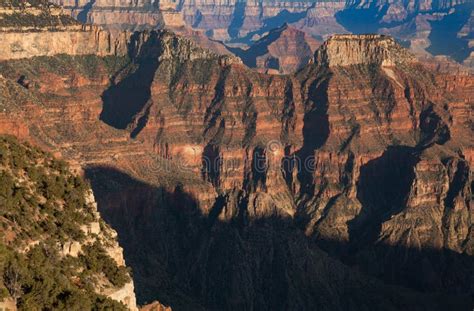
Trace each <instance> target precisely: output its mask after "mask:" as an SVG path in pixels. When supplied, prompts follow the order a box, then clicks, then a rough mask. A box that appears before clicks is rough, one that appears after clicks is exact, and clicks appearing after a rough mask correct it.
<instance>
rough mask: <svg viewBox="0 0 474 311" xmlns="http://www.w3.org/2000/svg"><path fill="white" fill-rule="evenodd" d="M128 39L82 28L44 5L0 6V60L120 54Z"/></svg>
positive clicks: (82, 26) (56, 9)
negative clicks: (64, 55) (59, 55)
mask: <svg viewBox="0 0 474 311" xmlns="http://www.w3.org/2000/svg"><path fill="white" fill-rule="evenodd" d="M26 3H27V2H26ZM129 36H130V34H129V33H126V32H121V33H115V34H112V33H110V32H108V31H104V30H102V29H100V28H99V27H97V26H86V25H82V24H80V23H78V22H77V21H75V20H74V19H72V18H71V17H70V16H69V15H66V14H65V13H64V12H63V11H62V10H61V9H60V8H58V7H56V6H52V5H49V4H47V3H46V4H44V5H42V6H32V5H31V4H30V5H28V6H19V7H17V6H1V7H0V40H1V41H2V45H1V46H0V60H7V59H18V58H30V57H35V56H53V55H58V54H68V55H89V54H94V55H99V56H105V55H124V54H126V53H127V46H128V38H129Z"/></svg>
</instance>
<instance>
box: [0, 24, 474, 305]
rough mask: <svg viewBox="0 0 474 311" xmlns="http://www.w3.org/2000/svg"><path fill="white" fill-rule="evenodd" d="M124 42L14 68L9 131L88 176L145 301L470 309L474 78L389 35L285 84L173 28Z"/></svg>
mask: <svg viewBox="0 0 474 311" xmlns="http://www.w3.org/2000/svg"><path fill="white" fill-rule="evenodd" d="M130 42H131V43H130V45H129V49H128V51H129V54H128V55H126V56H122V57H115V56H107V57H93V56H87V57H86V56H79V57H77V56H76V57H70V56H61V57H46V58H33V59H25V60H11V61H8V62H2V63H1V68H0V73H1V74H2V75H3V79H0V86H1V87H2V90H5V92H2V106H1V107H0V108H2V107H3V109H4V110H3V112H2V110H0V122H2V123H0V129H3V130H6V131H9V130H10V129H11V128H12V127H14V126H13V125H12V124H23V126H24V127H25V128H26V129H24V130H21V131H19V133H21V134H22V135H24V136H25V137H26V138H28V139H30V140H31V141H32V142H34V143H35V144H38V145H41V146H44V148H48V149H50V150H52V151H54V152H56V153H57V154H58V155H61V156H63V157H64V158H66V159H68V160H69V161H71V162H72V163H73V164H76V165H77V168H78V169H82V170H83V171H84V173H85V174H86V176H87V177H88V178H89V179H90V180H91V183H92V186H93V189H94V192H95V194H96V197H97V201H98V203H99V210H100V211H101V213H102V216H103V217H104V218H105V219H106V220H107V222H109V223H110V224H111V225H112V226H113V227H114V228H115V229H116V230H117V231H118V234H119V239H120V243H121V245H123V247H124V249H125V258H126V260H127V264H130V265H131V266H132V268H133V275H134V278H135V279H134V281H135V285H136V289H137V293H138V300H139V302H145V301H153V300H156V299H158V300H159V301H160V302H162V303H163V304H164V305H167V306H168V305H169V306H171V307H172V308H173V309H180V308H181V309H198V310H199V309H209V308H210V309H236V310H237V309H278V308H280V307H281V306H285V309H292V310H303V309H312V308H314V307H315V306H316V307H320V308H321V309H328V310H334V309H358V308H360V309H369V308H376V309H377V308H378V309H380V308H387V306H389V307H391V308H393V309H405V308H409V307H413V306H415V305H416V306H417V307H418V308H420V309H422V310H423V309H426V310H428V309H440V310H443V309H446V308H454V309H469V308H470V307H471V304H472V301H471V298H470V295H471V294H472V292H471V290H470V289H469V282H470V280H469V277H470V273H469V271H471V270H472V255H473V254H472V249H473V246H472V243H473V242H472V241H473V239H472V230H471V228H472V221H471V219H472V216H471V215H472V210H471V207H470V201H469V200H470V192H471V188H470V187H471V183H472V173H471V167H472V161H473V158H474V157H473V145H472V141H471V139H470V137H472V127H471V122H472V120H471V118H470V116H471V114H472V98H473V88H474V81H473V78H472V75H469V74H468V73H462V72H458V71H456V72H455V73H452V71H451V70H450V69H449V68H447V69H446V70H447V71H446V70H441V69H440V68H433V69H428V68H426V67H424V65H423V64H421V63H418V62H417V61H416V60H415V59H414V58H413V56H412V55H411V54H409V53H408V52H407V51H406V50H404V49H403V48H401V47H400V46H399V45H397V44H396V43H395V41H394V40H393V39H391V38H389V37H386V36H349V35H345V36H335V37H332V38H331V39H329V40H328V41H327V42H326V43H324V44H323V45H322V46H321V47H320V49H319V50H318V51H317V52H316V53H315V58H314V60H313V61H312V63H311V64H309V65H308V66H306V67H304V68H303V69H302V70H301V71H300V72H298V74H297V75H291V76H283V75H282V76H268V75H265V74H262V73H258V72H254V71H252V70H250V69H248V68H246V67H245V66H243V65H242V64H241V62H240V61H239V60H238V59H237V58H234V57H230V56H219V55H217V54H215V53H213V52H210V51H207V50H204V49H202V48H199V47H197V46H195V45H194V44H192V43H191V42H189V41H188V40H185V39H183V38H178V37H176V36H174V35H173V34H171V33H170V32H167V31H156V32H145V33H137V34H135V35H133V36H132V38H131V39H130ZM45 64H47V66H45ZM436 70H439V72H437V71H436ZM22 75H26V76H27V77H28V82H29V83H25V79H20V78H21V76H22ZM17 81H19V82H21V83H18V82H17ZM53 82H54V83H53ZM25 85H27V87H26V86H25ZM4 120H5V121H6V120H8V122H7V123H3V122H5V121H4ZM4 124H6V125H4ZM137 241H140V243H137ZM321 249H324V250H325V251H322V250H321ZM327 253H329V254H330V256H328V254H327ZM331 256H332V257H337V258H338V260H335V259H334V258H331ZM340 261H342V262H343V263H341V262H340ZM351 266H356V267H357V270H358V271H357V272H356V271H355V269H353V268H352V267H351ZM420 266H422V267H423V269H422V270H421V269H420ZM387 284H396V285H397V286H400V287H393V286H392V285H387ZM438 292H441V293H443V295H442V296H439V295H438V294H435V293H438Z"/></svg>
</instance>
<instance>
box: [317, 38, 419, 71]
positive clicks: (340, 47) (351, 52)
mask: <svg viewBox="0 0 474 311" xmlns="http://www.w3.org/2000/svg"><path fill="white" fill-rule="evenodd" d="M314 61H315V63H316V64H319V65H321V66H325V67H337V66H341V67H343V66H352V65H377V66H382V67H394V66H396V65H399V64H401V63H402V62H403V63H407V62H414V61H415V58H414V57H413V56H412V55H411V54H410V53H409V52H408V51H406V50H405V49H403V48H402V47H401V46H400V45H398V44H397V43H396V42H395V40H394V39H393V38H391V37H386V36H381V35H334V36H332V37H330V38H329V39H328V40H327V41H326V42H325V43H324V45H323V46H322V47H321V48H320V49H318V51H317V53H316V55H315V60H314Z"/></svg>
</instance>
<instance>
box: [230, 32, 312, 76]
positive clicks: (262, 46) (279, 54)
mask: <svg viewBox="0 0 474 311" xmlns="http://www.w3.org/2000/svg"><path fill="white" fill-rule="evenodd" d="M319 45H320V43H319V42H318V41H316V40H315V39H313V38H312V37H310V36H309V35H308V34H306V33H304V32H302V31H300V30H297V29H295V28H293V27H290V26H288V25H286V24H285V25H284V26H282V27H280V28H277V29H274V30H272V31H270V33H269V34H268V35H266V36H264V37H263V38H261V39H260V40H258V41H256V42H255V43H254V44H252V45H251V46H250V47H249V48H248V49H245V50H243V49H239V48H234V49H232V48H231V49H230V50H231V51H232V52H234V54H236V55H237V56H239V57H240V58H241V59H242V60H243V62H244V64H246V65H247V66H249V67H251V68H259V69H260V70H261V71H263V72H267V73H272V72H275V73H280V74H290V73H294V72H296V71H298V70H299V69H301V68H303V67H304V66H305V65H307V64H308V62H309V61H310V60H311V59H312V58H313V55H314V52H315V51H316V49H317V47H318V46H319Z"/></svg>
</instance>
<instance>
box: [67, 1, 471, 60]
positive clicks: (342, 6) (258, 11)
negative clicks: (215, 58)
mask: <svg viewBox="0 0 474 311" xmlns="http://www.w3.org/2000/svg"><path fill="white" fill-rule="evenodd" d="M58 3H60V4H62V5H65V6H66V8H67V9H70V10H72V12H73V15H74V16H76V17H77V18H79V19H80V20H81V21H87V22H91V23H96V24H100V25H106V26H108V27H112V28H117V27H119V28H122V29H123V28H126V29H140V28H144V27H169V28H175V27H182V26H184V25H186V26H187V27H192V28H194V29H200V30H203V31H205V32H206V33H207V35H208V36H209V37H210V38H212V39H214V40H220V41H225V42H227V43H229V44H230V43H231V44H238V45H251V44H252V42H254V41H256V40H258V39H259V38H261V37H262V36H265V35H266V34H267V33H268V32H269V31H270V30H272V29H274V28H278V27H281V26H282V25H283V24H285V23H289V24H291V25H292V26H293V27H295V28H297V29H300V30H302V31H304V32H306V33H308V34H309V35H311V36H313V37H315V38H318V39H322V38H324V39H325V38H327V37H328V36H329V35H332V34H336V33H355V34H363V33H381V34H387V35H392V36H394V37H396V38H397V39H399V40H401V41H403V42H404V44H406V45H409V46H410V48H411V49H412V51H414V52H416V53H417V54H420V55H422V54H430V55H448V56H450V57H452V58H453V59H454V60H456V61H457V62H459V63H465V64H466V65H468V66H470V64H471V63H472V62H471V61H470V59H471V56H470V54H471V53H472V52H473V50H472V49H473V47H472V42H471V41H472V34H473V24H472V14H473V5H472V3H470V1H467V0H459V1H431V0H426V1H421V2H413V1H411V2H410V1H408V2H400V1H386V0H375V1H362V2H360V1H331V2H327V1H264V0H256V1H235V0H234V1H180V2H174V1H157V2H146V1H145V2H136V3H135V2H134V3H133V4H131V3H122V2H114V1H113V2H102V1H100V0H99V1H91V2H83V3H82V2H79V3H77V2H58ZM446 40H449V42H447V41H446Z"/></svg>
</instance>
